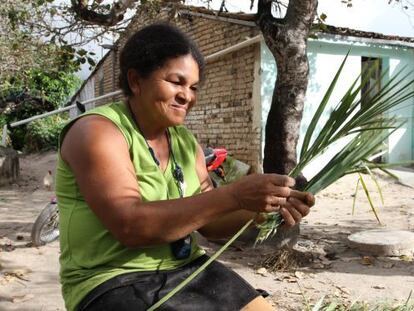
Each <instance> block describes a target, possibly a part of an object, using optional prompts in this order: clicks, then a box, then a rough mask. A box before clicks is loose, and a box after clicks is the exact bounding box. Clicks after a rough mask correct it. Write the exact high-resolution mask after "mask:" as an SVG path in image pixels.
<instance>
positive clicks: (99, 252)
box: [56, 103, 204, 310]
mask: <svg viewBox="0 0 414 311" xmlns="http://www.w3.org/2000/svg"><path fill="white" fill-rule="evenodd" d="M91 114H94V115H101V116H103V117H105V118H108V119H109V120H111V121H112V122H113V123H114V124H115V125H116V126H117V127H118V128H119V130H120V131H121V133H122V134H123V136H124V137H125V140H126V142H127V144H128V148H129V154H130V157H131V161H132V163H133V165H134V168H135V172H136V175H137V176H138V187H139V191H140V194H141V196H142V200H143V201H145V202H148V201H157V200H167V199H174V198H179V192H178V187H177V184H176V181H175V180H174V178H173V176H172V170H173V163H172V160H171V159H170V160H169V163H168V166H167V169H166V170H165V172H164V173H163V172H162V171H161V170H160V169H159V167H158V166H157V165H156V164H155V162H154V160H153V158H152V156H151V154H150V153H149V150H148V147H147V144H146V142H145V140H144V138H143V137H142V135H141V134H140V132H139V130H138V129H137V127H136V125H135V123H134V121H133V119H132V118H131V115H130V112H129V109H128V108H127V106H126V105H125V104H122V103H113V104H110V105H107V106H101V107H98V108H96V109H93V110H90V111H88V112H87V113H85V114H83V115H82V116H81V117H83V116H85V115H91ZM75 120H76V119H75ZM75 120H72V121H71V122H69V123H68V124H67V125H66V126H65V127H64V129H63V130H62V133H61V137H60V142H62V141H63V138H64V136H65V134H66V132H67V130H68V129H69V128H70V126H71V125H73V123H74V122H75ZM169 131H170V135H171V148H172V150H173V153H174V156H175V160H176V162H177V163H178V164H179V165H180V166H181V168H182V169H183V173H184V178H185V184H186V187H185V193H184V196H192V195H195V194H197V193H200V182H199V179H198V176H197V173H196V170H195V159H196V150H197V143H196V140H195V138H194V136H193V135H192V134H191V133H190V132H189V131H188V130H187V129H186V128H185V127H183V126H177V127H172V128H170V129H169ZM114 152H116V151H114ZM56 195H57V198H58V205H59V226H60V248H61V255H60V266H61V271H60V278H61V283H62V293H63V298H64V300H65V305H66V308H67V309H68V310H75V308H76V306H77V305H78V304H79V302H80V301H81V300H82V298H84V297H85V296H86V294H87V293H88V292H89V291H90V290H92V289H93V288H94V287H96V286H98V285H99V284H101V283H103V282H105V281H107V280H109V279H111V278H113V277H114V276H116V275H119V274H123V273H128V272H136V271H156V270H170V269H175V268H178V267H180V266H182V265H185V264H187V263H188V262H190V261H192V260H194V259H195V258H197V257H199V256H201V255H202V254H204V251H203V250H202V249H201V248H200V247H199V246H198V245H197V244H196V242H195V237H193V239H192V240H193V245H192V252H191V255H190V257H189V258H187V259H184V260H177V259H175V258H174V256H173V254H172V253H171V249H170V245H169V244H165V245H158V246H155V247H146V248H127V247H125V246H123V245H122V244H121V243H120V242H119V241H118V240H116V239H115V238H114V237H113V236H112V235H111V233H110V232H109V231H108V230H107V229H106V228H105V227H104V226H103V225H102V223H101V222H100V221H99V219H98V218H97V217H96V216H95V214H94V213H93V212H92V210H91V209H90V208H89V207H88V205H87V204H86V202H85V200H84V198H83V197H82V195H81V193H80V191H79V187H78V185H77V184H76V180H75V176H74V174H73V172H72V170H71V169H70V167H69V166H68V165H67V164H66V163H65V162H64V161H63V160H62V158H61V156H60V152H59V158H58V164H57V171H56ZM172 221H173V220H172Z"/></svg>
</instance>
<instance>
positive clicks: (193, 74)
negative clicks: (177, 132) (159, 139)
mask: <svg viewBox="0 0 414 311" xmlns="http://www.w3.org/2000/svg"><path fill="white" fill-rule="evenodd" d="M198 82H199V68H198V64H197V62H196V61H195V60H194V58H193V57H192V56H191V54H188V55H185V56H179V57H177V58H173V59H170V60H168V61H167V62H166V63H165V65H164V66H163V67H161V68H159V69H157V70H155V71H154V72H152V73H151V75H150V76H149V77H148V78H146V79H142V78H138V79H137V85H136V87H135V88H131V89H132V92H133V93H134V97H136V103H137V105H138V106H139V107H137V108H138V113H145V116H146V119H147V121H149V122H155V124H156V125H158V126H160V127H169V126H174V125H180V124H182V123H183V122H184V119H185V117H186V115H187V113H188V111H189V110H190V109H191V107H192V106H193V105H194V104H195V102H196V93H197V85H198Z"/></svg>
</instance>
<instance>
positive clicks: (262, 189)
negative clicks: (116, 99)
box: [61, 116, 293, 247]
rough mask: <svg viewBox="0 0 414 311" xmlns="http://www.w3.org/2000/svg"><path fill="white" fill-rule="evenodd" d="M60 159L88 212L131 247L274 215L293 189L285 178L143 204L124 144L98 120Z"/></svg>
mask: <svg viewBox="0 0 414 311" xmlns="http://www.w3.org/2000/svg"><path fill="white" fill-rule="evenodd" d="M61 154H62V158H63V160H64V161H65V162H66V163H67V164H68V165H69V166H70V167H71V169H72V170H73V172H74V174H75V177H76V181H77V183H78V185H79V188H80V191H81V193H82V195H83V196H84V198H85V200H86V202H87V203H88V205H89V206H90V208H91V209H92V210H93V211H94V213H95V214H96V215H97V217H98V218H99V219H100V220H101V221H102V223H103V224H104V226H105V227H106V228H108V230H109V231H110V232H111V233H112V234H113V235H114V237H115V238H116V239H118V240H119V241H120V242H121V243H123V244H124V245H126V246H129V247H138V246H148V245H155V244H162V243H169V242H171V241H175V240H177V239H180V238H182V237H184V236H186V235H187V234H189V233H190V232H192V231H194V230H197V229H199V228H201V227H203V226H204V225H206V224H207V223H210V222H212V221H213V220H215V219H217V218H219V217H221V216H223V215H225V214H228V213H231V212H233V211H236V210H240V209H251V210H252V211H255V212H259V211H261V212H269V211H272V210H273V209H274V205H275V204H277V203H280V202H282V201H286V199H285V198H286V197H288V196H289V194H290V189H289V188H288V187H289V186H292V185H293V181H292V179H290V178H288V177H286V176H281V175H275V174H269V175H257V176H251V177H250V178H244V180H243V181H242V182H239V183H237V184H232V185H231V186H226V187H220V188H218V189H214V190H212V191H208V192H204V193H202V194H200V195H196V196H192V197H188V198H183V199H175V200H165V201H156V202H142V200H141V196H140V193H139V189H138V183H137V179H136V175H135V171H134V168H133V165H132V162H131V159H130V157H129V152H128V147H127V144H126V141H125V139H124V137H123V135H122V134H121V132H120V131H119V130H118V128H117V127H116V126H115V125H113V124H112V123H111V122H110V121H109V120H107V119H106V118H103V117H100V116H86V117H83V118H81V119H80V120H78V121H77V122H75V124H74V125H73V126H72V127H71V128H70V129H69V131H68V133H67V134H66V137H65V139H64V141H63V144H62V148H61Z"/></svg>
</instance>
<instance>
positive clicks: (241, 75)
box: [95, 10, 261, 171]
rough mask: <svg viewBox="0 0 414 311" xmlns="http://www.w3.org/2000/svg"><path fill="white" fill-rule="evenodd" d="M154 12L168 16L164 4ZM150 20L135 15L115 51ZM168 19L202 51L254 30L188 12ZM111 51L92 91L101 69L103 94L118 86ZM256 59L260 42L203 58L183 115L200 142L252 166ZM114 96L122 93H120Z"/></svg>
mask: <svg viewBox="0 0 414 311" xmlns="http://www.w3.org/2000/svg"><path fill="white" fill-rule="evenodd" d="M142 16H145V17H142ZM157 17H158V18H157V20H170V19H169V18H168V12H167V11H166V10H164V11H162V12H161V13H160V14H159V15H157ZM152 21H155V19H152V18H151V17H149V16H148V15H147V14H145V13H143V15H141V16H137V17H136V18H135V20H134V21H132V22H131V24H130V25H129V26H128V29H127V30H126V31H125V33H124V35H123V36H122V37H121V39H120V40H119V41H118V46H119V47H118V50H117V51H120V49H121V48H122V46H123V45H124V43H125V41H126V38H127V37H128V36H129V35H130V34H132V33H133V32H135V31H136V30H137V29H139V28H141V27H142V26H144V25H147V24H149V23H151V22H152ZM170 22H173V23H175V24H176V25H177V26H178V27H179V28H181V29H182V30H183V31H185V32H186V33H187V34H189V35H190V37H191V38H192V39H193V40H195V41H196V42H197V44H198V46H199V48H200V50H201V51H202V53H203V54H204V56H205V57H206V56H208V55H211V54H212V53H215V52H218V51H221V50H223V49H225V48H227V47H230V46H233V45H235V44H237V43H239V42H242V41H245V40H246V39H248V38H251V37H254V36H256V35H257V34H258V30H257V29H256V28H255V27H250V26H245V25H239V24H235V23H230V22H223V21H219V20H212V19H208V18H205V17H195V16H191V15H184V16H181V17H180V18H178V19H174V20H170ZM115 52H116V51H111V52H110V53H109V55H107V57H106V58H105V60H104V61H103V62H102V63H101V64H100V67H101V68H99V69H98V70H96V72H95V94H96V96H99V95H100V93H99V78H98V76H99V74H102V73H99V71H100V70H102V72H103V77H104V83H103V89H104V94H106V93H109V92H112V91H113V90H116V89H118V87H117V85H118V75H119V66H118V59H116V62H115V63H114V62H113V60H114V57H113V53H115ZM117 56H118V55H117V54H116V57H117ZM259 59H260V46H259V44H253V45H250V46H248V47H246V48H243V49H240V50H238V51H236V52H233V53H230V54H226V55H224V56H223V57H221V58H219V59H218V60H216V61H213V62H209V63H207V66H206V80H205V83H204V84H203V85H202V86H201V88H200V91H199V96H198V102H197V104H196V105H195V106H194V107H193V109H192V111H191V112H190V113H189V115H188V116H187V120H186V126H187V127H188V128H189V129H190V130H191V131H192V132H193V133H194V135H195V136H196V137H197V139H198V141H199V143H200V144H201V145H202V146H212V147H225V148H226V149H227V150H228V151H229V153H230V154H231V155H233V156H234V157H236V158H237V159H239V160H241V161H243V162H246V163H248V164H249V165H251V166H252V171H258V170H260V168H259V167H260V161H261V159H260V148H261V147H260V146H261V145H260V117H258V116H259V115H260V89H259V88H260V84H257V83H259V79H258V77H257V73H258V71H259V66H260V64H259V63H260V62H259ZM114 65H115V67H113V66H114ZM255 71H256V74H255ZM113 73H115V77H116V79H115V81H114V79H113V76H114V75H113ZM114 82H115V85H114ZM101 88H102V86H101ZM117 98H118V99H122V96H118V97H117ZM107 101H108V100H105V101H102V102H101V103H98V105H99V104H102V103H103V102H107Z"/></svg>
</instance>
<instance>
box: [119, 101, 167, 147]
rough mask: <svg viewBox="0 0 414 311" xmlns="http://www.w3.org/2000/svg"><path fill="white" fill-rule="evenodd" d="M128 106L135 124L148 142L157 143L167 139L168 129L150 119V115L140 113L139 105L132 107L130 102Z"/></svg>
mask: <svg viewBox="0 0 414 311" xmlns="http://www.w3.org/2000/svg"><path fill="white" fill-rule="evenodd" d="M127 105H128V107H129V111H130V113H131V115H132V118H133V120H134V122H135V124H136V125H137V127H138V129H139V130H140V132H141V134H142V136H144V138H145V139H146V140H147V141H154V142H157V141H159V140H163V139H164V138H165V133H166V130H167V128H165V127H162V126H159V125H157V123H156V122H153V120H151V118H148V114H146V113H145V112H144V111H140V109H139V107H140V106H139V105H132V104H131V103H130V102H127Z"/></svg>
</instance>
